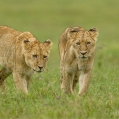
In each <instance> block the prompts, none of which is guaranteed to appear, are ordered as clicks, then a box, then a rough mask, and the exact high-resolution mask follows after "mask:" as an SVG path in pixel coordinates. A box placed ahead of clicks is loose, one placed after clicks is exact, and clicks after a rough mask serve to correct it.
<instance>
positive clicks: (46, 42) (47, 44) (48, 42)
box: [43, 39, 53, 50]
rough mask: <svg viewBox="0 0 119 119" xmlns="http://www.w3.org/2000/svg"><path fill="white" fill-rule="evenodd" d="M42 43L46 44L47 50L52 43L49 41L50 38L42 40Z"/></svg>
mask: <svg viewBox="0 0 119 119" xmlns="http://www.w3.org/2000/svg"><path fill="white" fill-rule="evenodd" d="M43 44H44V45H45V46H46V48H47V50H50V48H51V46H52V44H53V43H52V42H51V40H50V39H48V40H46V41H44V42H43Z"/></svg>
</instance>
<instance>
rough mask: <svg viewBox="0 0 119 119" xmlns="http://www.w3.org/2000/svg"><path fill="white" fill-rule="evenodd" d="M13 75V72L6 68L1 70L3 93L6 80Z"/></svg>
mask: <svg viewBox="0 0 119 119" xmlns="http://www.w3.org/2000/svg"><path fill="white" fill-rule="evenodd" d="M11 73H12V71H11V70H8V69H6V68H2V69H1V70H0V88H1V89H2V92H3V93H4V92H5V84H4V80H5V79H6V78H7V77H8V76H9V75H10V74H11Z"/></svg>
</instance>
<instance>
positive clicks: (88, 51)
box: [59, 27, 98, 95]
mask: <svg viewBox="0 0 119 119" xmlns="http://www.w3.org/2000/svg"><path fill="white" fill-rule="evenodd" d="M97 36H98V32H97V30H96V29H95V28H92V29H90V30H89V31H87V30H85V29H84V28H81V27H71V28H67V29H66V30H65V31H64V32H63V33H62V34H61V36H60V40H59V52H60V73H61V79H60V80H61V89H62V90H63V92H65V93H68V94H73V93H74V89H75V87H76V84H77V82H78V81H79V84H80V86H79V87H80V89H79V93H78V94H79V95H82V94H84V93H86V92H87V90H88V87H89V82H90V79H91V74H92V67H93V62H94V51H95V43H96V39H97Z"/></svg>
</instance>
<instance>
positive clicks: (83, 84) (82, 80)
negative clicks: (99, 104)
mask: <svg viewBox="0 0 119 119" xmlns="http://www.w3.org/2000/svg"><path fill="white" fill-rule="evenodd" d="M91 74H92V72H91V71H88V72H86V73H84V72H82V73H81V75H80V77H79V84H80V89H79V93H78V95H82V94H85V93H86V92H87V90H88V87H89V83H90V79H91Z"/></svg>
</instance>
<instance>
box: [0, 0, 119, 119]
mask: <svg viewBox="0 0 119 119" xmlns="http://www.w3.org/2000/svg"><path fill="white" fill-rule="evenodd" d="M0 24H1V25H8V26H10V27H12V28H14V29H17V30H19V31H22V32H24V31H30V32H31V33H32V34H34V35H35V36H36V37H37V38H38V39H39V40H40V41H44V40H46V39H51V40H52V41H53V47H52V50H51V55H50V58H49V62H48V65H47V68H48V71H47V72H43V73H41V74H38V73H35V74H34V76H33V80H32V84H31V86H30V89H29V95H28V96H26V95H24V94H22V93H20V92H17V90H16V88H15V85H14V82H13V77H12V75H11V76H10V77H8V78H7V80H6V86H7V92H6V94H4V95H2V94H1V92H0V119H118V118H119V1H118V0H98V1H96V0H88V1H87V0H59V1H56V0H49V1H48V0H47V1H45V0H40V1H39V0H31V1H29V0H20V1H17V0H10V1H8V0H1V1H0ZM70 26H81V27H84V28H86V29H90V28H92V27H96V28H97V29H98V31H99V38H98V41H97V47H96V56H95V63H94V69H93V77H92V81H91V83H90V88H89V90H88V94H87V95H86V96H82V97H78V96H77V94H75V95H74V96H71V97H68V96H66V95H61V94H62V93H61V90H60V85H59V84H60V83H59V77H60V73H59V52H58V39H59V36H60V34H61V32H62V31H63V30H64V29H66V28H67V27H70ZM76 92H77V93H78V86H77V91H76Z"/></svg>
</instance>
